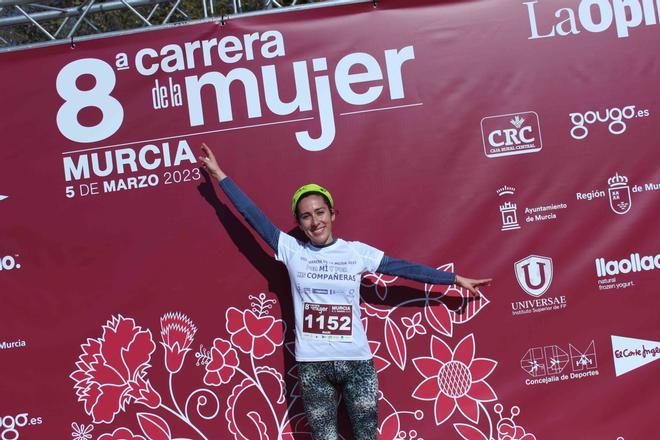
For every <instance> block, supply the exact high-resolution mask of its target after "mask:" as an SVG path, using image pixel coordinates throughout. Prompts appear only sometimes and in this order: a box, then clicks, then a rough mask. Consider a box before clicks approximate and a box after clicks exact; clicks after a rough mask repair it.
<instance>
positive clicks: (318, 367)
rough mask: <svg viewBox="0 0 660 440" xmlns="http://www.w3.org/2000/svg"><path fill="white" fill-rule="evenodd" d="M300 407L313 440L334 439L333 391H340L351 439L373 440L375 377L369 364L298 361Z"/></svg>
mask: <svg viewBox="0 0 660 440" xmlns="http://www.w3.org/2000/svg"><path fill="white" fill-rule="evenodd" d="M298 374H299V378H300V386H301V389H302V397H303V405H304V407H305V412H306V414H307V420H308V422H309V426H310V427H311V428H312V435H313V437H314V440H337V439H338V434H337V391H336V388H335V387H337V386H338V387H339V388H340V389H341V391H342V395H343V399H344V402H345V403H346V409H347V410H348V415H349V418H350V420H351V426H352V427H353V438H354V440H376V437H377V434H378V432H377V425H378V376H377V375H376V369H375V368H374V364H373V361H371V360H366V361H324V362H299V363H298Z"/></svg>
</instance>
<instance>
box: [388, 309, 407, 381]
mask: <svg viewBox="0 0 660 440" xmlns="http://www.w3.org/2000/svg"><path fill="white" fill-rule="evenodd" d="M385 345H386V346H387V351H388V352H389V353H390V356H391V357H392V360H393V361H394V363H395V364H397V366H398V367H399V368H400V369H402V370H403V367H404V366H405V365H406V358H407V352H406V340H405V338H404V337H403V333H402V332H401V329H400V328H399V326H398V325H396V323H395V322H394V321H393V320H391V319H389V318H388V319H387V320H385Z"/></svg>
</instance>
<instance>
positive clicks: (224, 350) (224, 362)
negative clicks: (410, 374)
mask: <svg viewBox="0 0 660 440" xmlns="http://www.w3.org/2000/svg"><path fill="white" fill-rule="evenodd" d="M236 367H238V355H237V353H236V350H234V348H232V346H231V345H230V344H229V342H228V341H225V340H224V339H220V338H216V339H215V340H214V341H213V348H211V362H209V363H208V364H206V375H204V383H205V384H206V385H222V384H224V383H229V381H230V380H231V378H232V377H234V373H236Z"/></svg>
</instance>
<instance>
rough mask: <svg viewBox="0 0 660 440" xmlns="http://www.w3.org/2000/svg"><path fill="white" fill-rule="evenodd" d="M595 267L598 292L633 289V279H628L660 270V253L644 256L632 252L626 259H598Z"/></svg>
mask: <svg viewBox="0 0 660 440" xmlns="http://www.w3.org/2000/svg"><path fill="white" fill-rule="evenodd" d="M595 265H596V276H597V277H598V280H597V286H598V290H604V291H608V290H619V289H627V288H629V287H635V279H630V278H632V277H634V276H636V275H637V274H638V273H641V272H651V271H654V270H657V269H660V253H658V254H656V255H653V254H650V255H644V254H640V253H639V252H632V253H631V254H630V255H629V256H628V257H626V258H621V259H614V260H609V259H606V258H605V257H598V258H596V259H595ZM620 278H623V279H620Z"/></svg>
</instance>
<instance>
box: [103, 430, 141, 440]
mask: <svg viewBox="0 0 660 440" xmlns="http://www.w3.org/2000/svg"><path fill="white" fill-rule="evenodd" d="M96 440H145V438H144V437H142V436H141V435H137V434H133V433H132V432H131V431H130V429H127V428H117V429H115V430H114V431H113V432H112V434H109V433H108V434H103V435H101V436H99V438H98V439H96Z"/></svg>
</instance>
